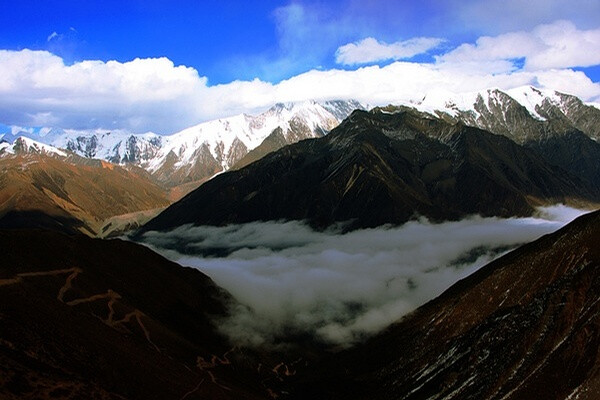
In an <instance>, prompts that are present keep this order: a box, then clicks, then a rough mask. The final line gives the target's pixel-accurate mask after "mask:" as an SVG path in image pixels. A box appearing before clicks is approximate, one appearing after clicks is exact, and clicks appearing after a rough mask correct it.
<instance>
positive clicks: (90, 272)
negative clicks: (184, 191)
mask: <svg viewBox="0 0 600 400" xmlns="http://www.w3.org/2000/svg"><path fill="white" fill-rule="evenodd" d="M0 248H1V254H0V257H1V262H0V265H1V267H0V398H2V399H15V400H16V399H181V398H185V399H200V398H202V399H238V398H257V397H259V398H260V397H264V396H266V395H267V392H266V391H265V389H264V388H263V387H260V386H259V382H257V381H256V379H255V378H254V377H253V376H248V375H247V374H246V373H245V372H244V369H243V368H240V367H236V361H235V360H236V358H239V354H238V353H239V351H238V350H236V349H233V350H232V349H231V348H230V346H229V345H228V344H227V343H226V341H225V340H224V339H223V338H221V337H220V336H219V335H218V334H216V333H215V327H214V326H213V325H212V323H211V316H222V315H224V313H225V306H226V304H227V302H228V301H230V299H229V296H228V295H227V294H226V293H225V292H223V291H222V290H220V289H219V288H217V287H216V286H215V285H214V283H213V282H212V281H211V280H210V279H209V278H208V277H206V276H205V275H203V274H202V273H200V272H198V271H196V270H192V269H190V268H183V267H181V266H179V265H177V264H174V263H172V262H169V261H167V260H166V259H164V258H163V257H161V256H159V255H157V254H155V253H153V252H152V251H150V250H149V249H147V248H145V247H142V246H139V245H135V244H132V243H128V242H123V241H120V240H111V241H103V240H99V239H90V238H88V237H85V236H83V235H79V236H65V235H62V234H58V233H55V232H44V231H0ZM234 370H235V372H233V371H234Z"/></svg>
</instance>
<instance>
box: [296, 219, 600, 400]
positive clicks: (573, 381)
mask: <svg viewBox="0 0 600 400" xmlns="http://www.w3.org/2000/svg"><path fill="white" fill-rule="evenodd" d="M598 238H600V212H595V213H592V214H588V215H585V216H583V217H581V218H579V219H578V220H576V221H574V222H573V223H571V224H570V225H568V226H566V227H565V228H563V229H561V230H559V231H558V232H556V233H554V234H550V235H547V236H544V237H542V238H541V239H539V240H537V241H535V242H533V243H531V244H528V245H525V246H523V247H521V248H519V249H517V250H515V251H513V252H511V253H509V254H507V255H506V256H504V257H502V258H500V259H498V260H496V261H494V262H492V263H491V264H489V265H487V266H485V267H483V268H482V269H480V270H479V271H478V272H476V273H475V274H473V275H471V276H469V277H468V278H466V279H464V280H462V281H460V282H458V283H457V284H455V285H454V286H452V287H451V288H450V289H448V290H447V291H446V292H445V293H443V294H442V295H441V296H440V297H438V298H437V299H435V300H432V301H431V302H429V303H427V304H426V305H424V306H422V307H420V308H419V309H417V310H416V311H415V312H413V313H411V314H409V315H408V316H406V317H404V318H403V319H402V320H401V321H399V322H398V323H396V324H395V325H392V326H391V327H390V328H388V329H387V331H386V332H384V333H382V334H380V335H379V336H377V337H375V338H373V339H371V340H370V341H368V342H367V343H365V344H364V345H361V346H358V347H357V348H355V349H352V350H349V351H346V352H342V353H337V354H335V355H334V356H333V357H330V359H329V360H328V361H327V362H325V363H323V364H322V365H321V366H319V367H314V366H313V368H312V369H310V370H307V371H303V373H302V375H303V376H296V377H294V378H295V379H296V382H295V387H294V388H293V389H292V388H290V389H288V390H291V392H292V393H294V396H293V397H294V398H328V399H336V398H339V399H346V398H353V399H390V398H396V399H423V398H428V399H430V398H436V399H442V398H443V399H454V398H457V399H458V398H460V399H534V398H544V399H567V398H569V399H573V398H577V399H582V400H583V399H596V398H598V396H599V395H600V368H599V365H600V361H599V360H600V359H599V357H598V355H599V352H598V349H599V346H600V335H599V334H598V332H600V302H598V293H599V291H600V251H599V250H598V246H597V241H598Z"/></svg>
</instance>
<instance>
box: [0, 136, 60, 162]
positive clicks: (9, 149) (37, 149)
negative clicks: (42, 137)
mask: <svg viewBox="0 0 600 400" xmlns="http://www.w3.org/2000/svg"><path fill="white" fill-rule="evenodd" d="M7 154H11V155H12V154H45V155H49V156H58V157H66V156H67V153H66V152H64V151H62V150H59V149H57V148H56V147H53V146H49V145H47V144H44V143H41V142H37V141H35V140H33V139H30V138H27V137H24V136H20V137H18V138H17V139H15V140H14V141H13V142H12V143H8V142H2V143H0V156H2V155H7Z"/></svg>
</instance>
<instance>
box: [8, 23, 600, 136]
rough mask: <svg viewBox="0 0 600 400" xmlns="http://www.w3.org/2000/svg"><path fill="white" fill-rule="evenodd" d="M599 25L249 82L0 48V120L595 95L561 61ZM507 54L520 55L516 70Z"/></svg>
mask: <svg viewBox="0 0 600 400" xmlns="http://www.w3.org/2000/svg"><path fill="white" fill-rule="evenodd" d="M599 32H600V30H587V31H582V30H577V29H576V28H575V27H574V26H573V25H572V24H570V23H568V22H558V23H554V24H552V25H544V26H540V27H538V28H536V29H534V30H533V31H532V32H513V33H507V34H503V35H500V36H496V37H483V38H480V39H479V40H478V41H477V42H476V43H474V44H463V45H461V46H459V47H457V48H456V49H454V50H452V51H450V52H448V53H446V54H445V55H442V56H439V57H438V59H437V62H436V63H416V62H406V61H404V62H403V61H395V62H392V63H391V64H389V65H386V66H384V67H379V66H377V65H375V66H368V67H362V68H356V69H354V70H341V69H331V70H323V71H318V70H311V71H308V72H304V73H301V74H298V75H295V76H293V77H291V78H289V79H286V80H283V81H281V82H279V83H276V84H273V83H270V82H265V81H262V80H259V79H254V80H252V81H234V82H230V83H227V84H219V85H213V86H209V85H208V80H207V78H206V77H203V76H200V75H199V74H198V71H196V70H195V69H194V68H191V67H186V66H176V65H174V64H173V62H172V61H170V60H169V59H167V58H152V59H135V60H132V61H129V62H117V61H108V62H103V61H94V60H86V61H81V62H75V63H73V64H68V63H66V62H65V61H64V60H63V59H62V58H61V57H59V56H57V55H55V54H52V53H50V52H47V51H32V50H21V51H9V50H0V76H2V79H1V80H0V122H2V123H4V124H7V125H18V126H56V127H61V128H66V129H98V128H102V129H126V130H130V131H133V132H146V131H154V132H158V133H173V132H175V131H178V130H181V129H184V128H186V127H189V126H191V125H194V124H197V123H199V122H202V121H205V120H209V119H214V118H221V117H225V116H230V115H234V114H238V113H242V112H246V113H256V112H259V111H262V110H264V109H266V108H268V107H270V106H272V105H273V104H274V103H276V102H286V101H302V100H307V99H317V100H324V99H338V98H356V99H358V100H361V101H364V102H366V103H369V104H373V105H381V104H389V103H397V102H400V101H419V100H421V99H422V98H423V97H424V96H425V95H426V94H427V93H428V92H430V91H432V90H438V89H443V90H448V91H451V92H465V91H477V90H482V89H486V88H489V87H498V88H500V89H510V88H514V87H518V86H523V85H535V86H540V87H541V88H549V89H555V90H559V91H563V92H567V93H571V94H574V95H577V96H579V97H581V98H582V99H583V100H585V101H596V102H598V101H599V100H600V84H598V83H594V82H592V81H591V80H590V79H589V78H588V77H587V76H586V75H585V73H584V72H581V71H573V70H571V69H566V68H567V67H570V66H575V65H591V64H600V48H599V47H598V46H600V38H599V37H598V34H599ZM376 43H378V44H377V46H380V45H381V43H379V42H376ZM403 43H406V42H403ZM415 43H418V41H415ZM377 46H375V47H377ZM381 46H383V48H384V49H388V47H389V46H393V45H381ZM381 46H380V47H381ZM386 46H388V47H386ZM423 48H424V47H423ZM388 50H389V49H388ZM386 51H387V50H386ZM390 51H391V50H390ZM411 51H416V50H414V49H413V50H411ZM348 54H350V53H348ZM407 54H408V53H407ZM396 55H397V54H396ZM356 57H358V55H357V56H356ZM365 57H366V56H365ZM515 58H523V59H524V67H523V68H519V67H518V65H515V63H514V59H515ZM356 59H358V58H356ZM348 61H349V60H348Z"/></svg>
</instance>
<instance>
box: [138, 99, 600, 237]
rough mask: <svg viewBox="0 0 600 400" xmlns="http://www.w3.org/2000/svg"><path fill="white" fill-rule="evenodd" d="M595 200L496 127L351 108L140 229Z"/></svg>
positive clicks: (581, 183) (361, 219) (381, 218)
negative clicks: (313, 135) (325, 127)
mask: <svg viewBox="0 0 600 400" xmlns="http://www.w3.org/2000/svg"><path fill="white" fill-rule="evenodd" d="M598 200H600V191H599V188H598V187H597V186H594V185H593V184H591V183H590V182H588V181H586V180H584V179H582V178H580V177H578V176H575V175H572V174H570V173H569V172H567V171H565V170H564V169H562V168H560V167H558V166H555V165H553V164H551V163H549V162H548V161H547V160H546V159H544V157H542V156H540V155H539V154H538V153H537V152H535V151H533V150H532V149H529V148H527V147H525V146H521V145H519V144H517V143H515V142H514V141H512V140H510V139H508V138H506V137H504V136H501V135H494V134H491V133H489V132H486V131H483V130H480V129H477V128H472V127H468V126H465V125H463V124H450V123H447V122H444V121H443V120H441V119H439V118H435V117H432V116H428V115H426V114H422V113H414V112H412V111H404V112H395V113H388V112H382V111H380V110H373V111H372V112H364V111H355V112H354V113H353V114H352V115H351V116H350V117H349V118H348V119H346V120H345V121H344V122H343V123H342V124H341V125H340V126H339V127H337V128H336V129H334V130H333V131H332V132H331V133H330V134H328V135H327V136H325V137H323V138H320V139H314V140H307V141H303V142H299V143H296V144H294V145H290V146H287V147H285V148H283V149H281V150H279V151H277V152H275V153H271V154H269V155H267V156H266V157H264V158H262V159H260V160H259V161H256V162H255V163H253V164H251V165H248V166H247V167H246V168H243V169H241V170H239V171H230V172H229V173H225V174H222V175H219V176H217V177H215V178H214V179H212V180H211V181H209V182H207V183H206V184H204V185H202V186H201V187H200V188H198V189H197V190H195V191H194V192H192V193H190V194H189V195H188V196H186V197H185V198H183V199H182V200H181V201H179V202H178V203H175V204H173V205H172V206H170V207H169V208H168V209H166V210H165V211H164V212H163V213H161V214H160V215H159V216H157V217H156V218H155V219H153V220H152V221H150V222H149V223H148V224H147V225H146V226H144V227H143V230H144V231H146V230H168V229H171V228H174V227H177V226H180V225H183V224H186V223H192V224H197V225H225V224H228V223H244V222H250V221H264V220H280V219H284V220H307V221H309V222H310V223H311V224H312V225H313V226H316V227H326V226H329V225H331V224H333V223H336V222H349V225H348V227H349V228H350V229H351V228H356V227H372V226H378V225H381V224H385V223H395V224H399V223H403V222H405V221H407V220H409V219H411V218H414V217H416V216H417V215H422V216H427V217H429V218H431V219H434V220H445V219H457V218H460V217H462V216H465V215H469V214H481V215H485V216H492V215H495V216H503V217H507V216H515V215H530V214H531V213H532V212H533V208H534V206H537V205H540V204H548V203H557V202H570V201H572V202H596V201H598Z"/></svg>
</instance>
